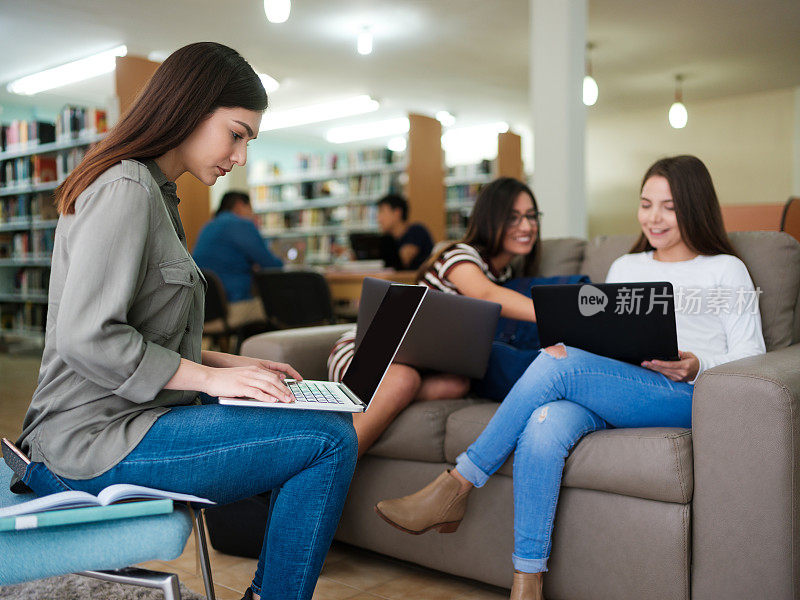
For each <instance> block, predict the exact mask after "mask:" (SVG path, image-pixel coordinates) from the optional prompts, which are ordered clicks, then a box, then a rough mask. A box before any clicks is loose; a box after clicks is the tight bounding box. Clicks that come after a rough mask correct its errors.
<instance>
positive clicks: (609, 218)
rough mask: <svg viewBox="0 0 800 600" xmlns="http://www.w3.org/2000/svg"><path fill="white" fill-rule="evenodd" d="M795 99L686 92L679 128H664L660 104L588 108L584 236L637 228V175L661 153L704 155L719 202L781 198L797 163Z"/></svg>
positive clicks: (791, 95) (792, 93) (788, 94)
mask: <svg viewBox="0 0 800 600" xmlns="http://www.w3.org/2000/svg"><path fill="white" fill-rule="evenodd" d="M795 97H796V90H795V89H785V90H777V91H772V92H767V93H760V94H749V95H743V96H735V97H730V98H724V99H721V100H713V101H705V102H693V101H691V97H690V96H688V95H687V98H686V100H685V102H686V106H687V108H688V110H689V122H688V125H687V126H686V128H685V129H673V128H672V127H670V126H669V123H668V122H667V110H668V108H669V106H668V104H667V102H666V101H665V104H664V105H663V106H659V107H657V108H650V109H644V110H638V111H627V112H624V113H618V114H613V115H605V116H603V115H600V116H597V115H593V114H592V112H591V111H590V112H589V119H588V123H587V160H586V164H587V178H586V182H587V200H588V201H587V209H588V213H589V214H588V217H589V236H590V237H592V236H595V235H599V234H615V233H632V232H635V231H637V229H638V225H637V222H636V206H637V201H638V198H639V186H640V185H641V178H642V176H643V175H644V173H645V171H646V170H647V168H648V167H649V166H650V165H651V164H652V163H653V162H654V161H656V160H657V159H659V158H661V157H664V156H672V155H676V154H694V155H696V156H698V157H699V158H700V159H701V160H703V162H705V164H706V166H707V167H708V169H709V171H710V172H711V177H712V178H713V180H714V185H715V187H716V190H717V194H718V195H719V199H720V202H721V203H722V204H723V205H726V204H731V205H737V204H739V205H740V204H775V203H781V202H785V201H786V199H787V198H788V197H789V196H790V195H791V192H792V185H793V175H794V171H796V170H797V168H798V167H797V163H798V162H800V155H798V148H797V147H798V146H800V144H797V143H795V141H794V140H793V137H794V133H793V132H794V130H795V127H796V125H795V123H796V120H797V118H798V116H799V115H798V114H797V112H798V111H800V108H797V109H796V108H795V102H796V101H795ZM668 100H669V99H667V101H668ZM794 177H795V178H797V176H796V175H794Z"/></svg>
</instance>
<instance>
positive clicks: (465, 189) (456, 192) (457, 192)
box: [445, 183, 483, 201]
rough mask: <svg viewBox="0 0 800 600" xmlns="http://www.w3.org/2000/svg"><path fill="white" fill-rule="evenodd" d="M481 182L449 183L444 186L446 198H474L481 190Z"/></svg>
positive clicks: (457, 199)
mask: <svg viewBox="0 0 800 600" xmlns="http://www.w3.org/2000/svg"><path fill="white" fill-rule="evenodd" d="M482 187H483V184H480V183H469V184H461V185H449V186H447V188H446V192H445V193H446V198H447V200H449V201H462V200H463V201H466V200H475V198H477V197H478V194H479V193H480V191H481V188H482Z"/></svg>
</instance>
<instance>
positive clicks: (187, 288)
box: [18, 42, 356, 599]
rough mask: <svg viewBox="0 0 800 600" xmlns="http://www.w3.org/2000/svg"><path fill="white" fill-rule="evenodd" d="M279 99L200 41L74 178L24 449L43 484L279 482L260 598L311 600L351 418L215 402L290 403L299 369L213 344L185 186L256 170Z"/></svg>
mask: <svg viewBox="0 0 800 600" xmlns="http://www.w3.org/2000/svg"><path fill="white" fill-rule="evenodd" d="M266 108H267V96H266V93H265V91H264V88H263V86H262V84H261V82H260V80H259V78H258V76H257V75H256V73H255V72H254V71H253V69H252V68H251V67H250V65H249V64H248V63H247V62H246V61H245V60H244V59H243V58H242V57H241V56H240V55H239V54H238V53H237V52H236V51H234V50H232V49H231V48H228V47H226V46H223V45H221V44H216V43H211V42H204V43H197V44H191V45H189V46H186V47H184V48H181V49H180V50H178V51H176V52H175V53H174V54H172V55H171V56H170V57H169V58H167V60H166V61H165V62H164V63H163V64H162V65H161V66H160V67H159V69H158V70H157V71H156V73H155V74H154V75H153V77H152V79H151V80H150V82H149V83H148V84H147V86H146V87H145V89H144V90H143V91H142V93H141V94H140V96H139V97H138V98H137V100H136V102H135V103H134V105H133V106H132V107H131V109H130V111H129V112H128V113H127V114H125V115H124V116H123V117H122V119H121V120H120V122H119V123H118V124H117V125H116V127H114V128H113V129H112V130H111V131H110V132H109V134H108V136H107V137H106V138H105V139H104V140H103V141H101V142H100V143H98V144H97V145H96V146H95V147H94V148H93V149H92V150H90V151H89V152H88V153H87V155H86V158H85V159H84V160H83V162H82V163H81V164H80V165H79V166H78V168H77V169H75V171H73V172H72V173H71V174H70V176H69V177H68V178H67V180H66V181H65V182H64V184H63V185H62V186H61V187H60V188H59V190H58V191H57V203H58V209H59V212H60V214H61V217H60V219H59V222H58V226H57V228H56V236H55V246H54V251H53V264H52V270H51V278H50V291H49V304H48V317H47V332H46V338H45V349H44V355H43V357H42V366H41V370H40V374H39V385H38V387H37V389H36V392H35V393H34V396H33V400H32V402H31V406H30V408H29V410H28V413H27V415H26V417H25V422H24V426H23V427H24V429H23V433H22V436H21V438H20V439H19V442H18V445H20V446H21V447H22V449H23V450H25V451H26V453H27V454H28V455H29V456H30V458H31V460H32V461H33V462H32V463H31V465H30V466H29V467H28V469H27V470H26V472H25V473H24V476H23V477H22V483H24V484H26V485H28V486H29V487H30V488H32V489H33V490H34V491H35V492H36V493H38V494H47V493H53V492H57V491H62V490H64V489H68V488H72V489H81V490H86V491H89V492H92V493H96V492H98V491H99V490H100V489H102V488H103V487H105V486H107V485H110V484H113V483H121V482H124V483H132V484H138V485H144V486H149V487H157V488H161V489H166V490H170V491H175V492H185V493H191V494H195V495H199V496H205V497H208V498H210V499H211V500H214V501H216V502H219V503H228V502H233V501H235V500H239V499H242V498H246V497H249V496H253V495H255V494H258V493H262V492H266V491H268V490H274V491H273V507H272V510H271V515H270V524H269V527H268V529H267V534H266V536H265V542H264V546H263V550H262V555H261V559H260V560H259V563H258V568H257V571H256V574H255V577H254V579H253V584H252V586H251V588H250V589H248V591H247V595H246V596H245V597H246V598H258V597H259V595H261V594H263V595H264V597H270V598H273V597H274V598H281V599H284V598H285V599H288V598H311V595H312V593H313V590H314V587H315V583H316V579H317V577H318V575H319V572H320V569H321V568H322V563H323V560H324V558H325V554H326V552H327V549H328V547H329V545H330V542H331V539H332V537H333V533H334V530H335V527H336V523H337V522H338V519H339V516H340V514H341V509H342V505H343V503H344V499H345V496H346V493H347V489H348V487H349V483H350V478H351V477H352V473H353V469H354V466H355V456H356V438H355V435H354V432H353V426H352V422H351V420H350V418H349V417H347V416H343V415H340V414H332V413H318V412H316V411H291V410H289V411H285V410H281V411H272V410H263V409H258V408H243V407H232V406H221V405H219V404H216V403H209V404H204V405H203V404H200V403H199V402H198V392H204V393H206V394H208V395H210V396H249V397H254V398H258V399H260V400H263V401H264V402H288V401H291V396H289V395H288V393H287V392H288V391H287V389H286V387H285V386H284V385H283V379H284V378H285V377H286V376H287V375H288V376H290V377H295V378H299V377H300V375H299V374H298V373H297V372H296V371H295V370H294V369H293V368H292V367H290V366H289V365H286V364H281V363H275V362H272V361H268V360H257V359H252V358H246V357H241V356H233V355H230V354H224V353H220V352H208V351H202V350H201V335H202V329H203V306H204V297H205V289H206V282H205V280H204V279H203V276H202V274H201V273H200V271H199V270H198V269H197V267H196V265H195V264H194V261H193V260H192V258H191V256H190V254H189V253H188V251H187V249H186V238H185V235H184V232H183V227H182V225H181V220H180V216H179V214H178V203H179V201H180V200H179V199H178V197H177V195H176V186H175V183H174V182H175V180H176V179H177V178H178V177H179V176H180V175H182V174H183V173H191V174H192V175H193V176H195V177H196V178H197V179H199V180H200V181H202V182H203V183H205V184H206V185H212V184H213V183H214V182H215V181H216V180H217V178H218V177H221V176H224V174H225V173H226V172H227V171H229V170H230V169H231V168H232V167H233V165H244V164H245V161H246V158H247V142H248V141H249V140H251V139H254V138H255V137H256V135H257V134H258V131H259V126H260V124H261V118H262V114H263V112H264V110H265V109H266ZM267 562H268V565H269V566H268V568H265V565H266V564H267Z"/></svg>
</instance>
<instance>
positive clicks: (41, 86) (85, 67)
mask: <svg viewBox="0 0 800 600" xmlns="http://www.w3.org/2000/svg"><path fill="white" fill-rule="evenodd" d="M127 53H128V48H127V47H126V46H117V47H116V48H112V49H111V50H106V51H105V52H100V53H99V54H95V55H94V56H89V57H87V58H82V59H80V60H76V61H73V62H71V63H67V64H65V65H61V66H60V67H53V68H52V69H47V70H46V71H40V72H39V73H34V74H33V75H27V76H25V77H22V78H20V79H17V80H15V81H12V82H11V83H9V84H8V86H7V89H8V91H9V92H13V93H15V94H24V95H26V96H31V95H33V94H38V93H39V92H43V91H45V90H51V89H53V88H57V87H61V86H64V85H69V84H70V83H75V82H77V81H83V80H84V79H90V78H92V77H96V76H98V75H102V74H104V73H110V72H111V71H113V70H114V69H115V68H116V60H115V58H116V57H117V56H125V55H126V54H127Z"/></svg>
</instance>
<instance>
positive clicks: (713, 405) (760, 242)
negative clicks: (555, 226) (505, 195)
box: [243, 232, 800, 600]
mask: <svg viewBox="0 0 800 600" xmlns="http://www.w3.org/2000/svg"><path fill="white" fill-rule="evenodd" d="M731 238H732V240H733V242H734V245H735V246H736V248H737V251H738V252H739V253H740V255H741V257H742V259H743V260H744V262H745V263H746V264H747V266H748V269H749V270H750V273H751V275H752V278H753V280H754V282H755V284H756V286H758V287H760V288H761V289H762V290H763V295H762V296H761V314H762V320H763V325H764V337H765V339H766V343H767V349H768V352H767V354H766V355H764V356H757V357H753V358H748V359H744V360H739V361H736V362H733V363H729V364H726V365H722V366H719V367H716V368H714V369H711V370H709V371H708V372H706V373H704V374H703V375H702V376H701V378H700V379H699V381H698V383H697V385H696V387H695V394H694V406H693V414H692V424H693V429H692V430H688V429H675V428H649V429H617V430H608V431H600V432H596V433H592V434H590V435H588V436H586V437H585V438H584V439H583V440H582V441H581V442H580V443H579V444H578V445H577V446H576V447H575V449H574V450H573V452H572V453H571V455H570V457H569V459H568V461H567V464H566V469H565V472H564V479H563V489H562V493H561V497H560V500H559V504H558V512H557V516H556V526H555V532H554V538H553V552H552V556H551V560H550V573H549V574H548V576H547V578H546V580H545V581H546V583H545V595H546V597H547V598H548V600H584V599H585V600H602V599H609V600H610V599H613V600H628V599H629V600H643V599H651V600H655V599H664V600H666V599H669V600H679V599H688V598H693V599H699V600H735V599H742V600H745V599H746V600H754V599H762V598H763V599H769V600H783V599H789V598H792V599H796V600H797V599H800V470H799V469H798V460H800V402H799V400H800V343H798V342H800V244H798V243H797V241H795V240H794V239H793V238H791V237H790V236H788V235H786V234H782V233H771V232H770V233H767V232H747V233H736V234H732V236H731ZM633 239H634V238H632V237H611V238H602V239H596V240H594V241H592V242H588V243H587V242H585V241H582V240H577V239H557V240H548V241H545V242H544V244H543V256H542V261H541V264H540V266H539V274H541V275H543V276H545V275H555V274H571V273H585V274H587V275H589V276H590V277H591V278H592V280H593V281H603V280H604V278H605V275H606V272H607V270H608V267H609V266H610V264H611V262H612V261H613V260H614V259H615V258H617V257H618V256H620V255H622V254H623V253H625V252H626V251H627V249H628V248H630V246H631V244H632V242H633ZM342 329H343V327H342V326H327V327H315V328H308V329H301V330H291V331H281V332H272V333H267V334H262V335H260V336H256V337H254V338H251V339H249V340H248V341H247V342H246V343H245V344H244V346H243V353H244V354H247V355H251V356H262V357H269V358H271V359H275V360H281V361H287V362H289V363H291V364H293V365H294V366H295V367H297V368H298V369H299V370H300V372H301V373H303V375H304V376H306V377H313V378H324V377H325V360H326V358H327V355H328V351H329V350H330V348H331V345H332V344H333V341H334V340H335V339H336V337H337V336H338V335H339V333H340V332H341V331H342ZM631 400H632V401H635V399H631ZM496 407H497V405H496V404H495V403H488V402H485V401H481V400H479V399H474V398H470V399H464V400H453V401H441V402H429V403H421V404H413V405H411V406H410V407H409V408H408V409H406V410H405V411H404V412H403V413H402V414H401V415H400V416H399V417H398V419H397V420H396V421H395V422H394V423H393V424H392V425H391V427H390V428H389V429H388V430H387V431H386V433H385V434H384V435H383V436H382V437H381V439H380V440H379V441H378V443H376V444H375V446H374V447H373V448H372V449H371V450H370V452H369V454H368V455H367V456H366V457H365V458H364V459H363V460H362V461H361V462H360V463H359V465H358V469H357V471H356V474H355V477H354V479H353V483H352V486H351V488H350V496H349V499H348V502H347V505H346V506H345V509H344V514H343V516H342V520H341V524H340V527H339V530H338V533H337V538H338V539H339V540H342V541H344V542H348V543H351V544H355V545H357V546H360V547H363V548H367V549H370V550H373V551H375V552H380V553H382V554H387V555H390V556H394V557H397V558H400V559H404V560H407V561H412V562H414V563H418V564H420V565H425V566H427V567H431V568H434V569H438V570H441V571H445V572H448V573H453V574H456V575H461V576H464V577H469V578H472V579H477V580H480V581H484V582H488V583H491V584H495V585H498V586H504V587H510V584H511V576H512V564H511V553H512V548H513V529H512V513H513V501H512V486H511V474H512V470H511V463H512V459H513V457H512V459H509V461H508V462H507V463H506V464H505V465H504V466H503V467H502V468H501V469H500V471H499V473H498V475H496V476H495V477H492V479H491V480H490V481H489V483H488V484H487V485H486V486H485V487H484V488H483V489H480V490H477V491H476V492H474V493H473V494H472V496H471V498H470V502H469V508H468V510H467V514H466V518H465V520H464V522H463V523H462V525H461V527H460V528H459V530H458V531H457V532H456V533H454V534H449V535H441V534H438V533H435V532H430V533H427V534H425V535H421V536H411V535H407V534H404V533H401V532H400V531H398V530H396V529H394V528H392V527H390V526H389V525H387V524H386V523H384V522H383V521H381V520H380V519H379V518H378V517H377V516H376V515H375V514H374V512H373V505H374V504H375V502H377V501H378V500H380V499H382V498H392V497H396V496H401V495H404V494H407V493H409V492H412V491H414V490H417V489H419V488H420V487H422V486H423V485H424V484H426V483H428V482H429V481H430V480H431V479H433V478H434V477H436V475H438V474H439V473H440V472H441V471H442V469H444V468H447V467H449V466H451V465H452V464H453V462H454V460H455V457H456V456H457V455H458V454H459V453H460V452H462V451H463V450H464V449H465V448H466V447H467V446H468V445H469V444H470V443H471V442H472V441H473V440H474V439H475V437H477V435H478V434H479V432H480V431H481V430H482V429H483V427H484V425H485V424H486V423H487V422H488V421H489V419H490V418H491V416H492V414H493V413H494V411H495V409H496Z"/></svg>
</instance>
